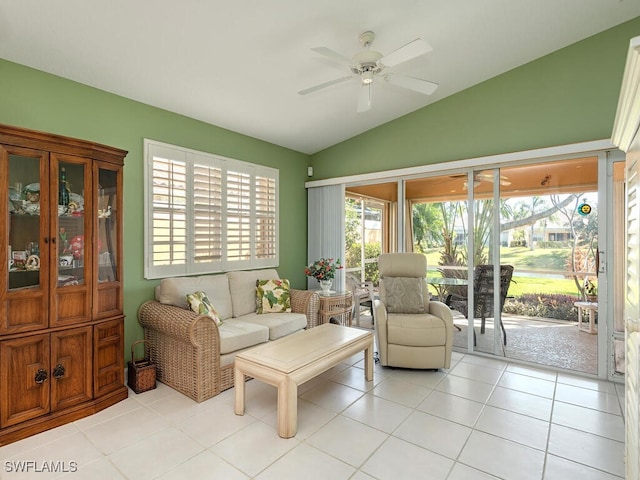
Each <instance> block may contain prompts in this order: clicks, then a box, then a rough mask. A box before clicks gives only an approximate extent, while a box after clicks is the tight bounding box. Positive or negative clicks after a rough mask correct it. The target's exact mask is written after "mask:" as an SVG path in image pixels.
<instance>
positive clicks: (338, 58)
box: [311, 47, 353, 66]
mask: <svg viewBox="0 0 640 480" xmlns="http://www.w3.org/2000/svg"><path fill="white" fill-rule="evenodd" d="M311 50H313V51H314V52H316V53H319V54H320V55H323V56H325V57H327V58H330V59H331V60H333V61H334V62H338V63H342V64H343V65H347V66H351V65H353V60H351V59H350V58H347V57H345V56H344V55H341V54H340V53H338V52H336V51H334V50H331V49H330V48H327V47H315V48H312V49H311Z"/></svg>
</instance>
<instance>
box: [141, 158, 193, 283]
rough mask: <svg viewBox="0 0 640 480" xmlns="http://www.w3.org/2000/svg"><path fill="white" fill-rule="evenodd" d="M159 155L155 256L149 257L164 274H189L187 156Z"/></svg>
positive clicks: (153, 213) (154, 197)
mask: <svg viewBox="0 0 640 480" xmlns="http://www.w3.org/2000/svg"><path fill="white" fill-rule="evenodd" d="M163 153H167V152H162V151H159V152H158V155H154V156H153V158H152V165H153V166H152V177H151V195H152V207H151V208H152V209H151V212H150V213H151V215H150V220H151V229H152V231H153V232H154V234H153V238H151V245H150V247H151V249H150V250H151V254H150V255H148V257H149V258H150V259H151V261H152V263H153V265H155V266H156V268H157V270H158V274H159V275H162V274H163V272H181V273H185V272H186V261H187V260H186V239H187V231H186V217H187V211H186V208H187V201H186V197H187V192H186V190H187V187H186V160H185V156H174V155H172V152H170V153H171V155H170V156H169V155H163Z"/></svg>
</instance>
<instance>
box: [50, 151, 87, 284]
mask: <svg viewBox="0 0 640 480" xmlns="http://www.w3.org/2000/svg"><path fill="white" fill-rule="evenodd" d="M84 176H85V164H77V163H68V162H64V161H61V162H59V164H58V197H57V203H56V204H57V206H58V207H57V208H58V211H57V217H58V252H57V253H58V279H57V286H58V288H60V287H64V286H72V285H84V284H85V255H84V240H85V236H86V231H85V216H84V191H85V179H84Z"/></svg>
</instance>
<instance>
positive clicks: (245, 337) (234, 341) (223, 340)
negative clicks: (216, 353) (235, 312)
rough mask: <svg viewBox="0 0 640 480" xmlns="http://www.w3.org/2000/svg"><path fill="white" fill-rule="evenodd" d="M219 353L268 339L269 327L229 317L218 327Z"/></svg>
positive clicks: (233, 350)
mask: <svg viewBox="0 0 640 480" xmlns="http://www.w3.org/2000/svg"><path fill="white" fill-rule="evenodd" d="M218 330H219V331H220V354H221V355H224V354H227V353H231V352H235V351H236V350H241V349H243V348H247V347H252V346H253V345H258V344H260V343H264V342H266V341H268V340H269V329H268V328H267V327H265V326H264V325H258V324H256V323H251V322H245V321H243V320H237V319H235V318H230V319H228V320H226V321H225V322H224V323H223V324H222V325H220V327H219V328H218Z"/></svg>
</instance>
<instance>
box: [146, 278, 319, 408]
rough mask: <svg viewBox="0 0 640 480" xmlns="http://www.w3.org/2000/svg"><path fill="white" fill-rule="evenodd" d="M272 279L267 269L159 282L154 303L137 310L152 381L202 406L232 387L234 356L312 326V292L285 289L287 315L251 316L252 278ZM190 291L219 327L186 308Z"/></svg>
mask: <svg viewBox="0 0 640 480" xmlns="http://www.w3.org/2000/svg"><path fill="white" fill-rule="evenodd" d="M278 278H279V277H278V273H277V271H276V270H273V269H269V270H250V271H238V272H227V273H225V274H221V275H205V276H200V277H174V278H165V279H163V280H161V282H160V285H158V286H157V287H156V290H155V297H156V298H155V300H150V301H147V302H145V303H143V304H142V305H141V306H140V308H139V310H138V321H139V322H140V324H141V325H142V327H143V328H144V335H145V339H147V340H149V342H150V354H151V361H152V362H154V363H155V364H156V366H157V378H158V380H159V381H161V382H163V383H165V384H167V385H169V386H170V387H172V388H174V389H176V390H178V391H179V392H182V393H184V394H185V395H187V396H189V397H191V398H192V399H194V400H195V401H196V402H202V401H204V400H206V399H208V398H211V397H213V396H215V395H217V394H219V393H220V392H222V391H223V390H226V389H228V388H231V387H233V381H234V378H233V363H234V359H235V356H236V355H237V354H238V353H239V352H241V351H243V350H245V349H247V348H251V347H252V346H255V345H257V344H260V343H264V342H266V341H271V340H275V339H277V338H280V337H283V336H285V335H289V334H291V333H295V332H298V331H300V330H304V329H305V328H311V327H314V326H316V325H317V322H318V307H319V297H318V294H317V293H315V292H312V291H307V290H296V289H291V290H290V297H291V307H292V312H291V313H266V314H257V313H256V300H255V299H256V280H269V279H278ZM196 291H204V292H205V293H206V294H207V297H209V299H210V300H211V303H212V304H213V305H214V307H215V308H216V310H217V312H218V314H219V317H220V319H221V320H222V324H221V325H220V326H218V325H216V323H215V322H214V321H213V319H212V318H211V317H208V316H206V315H198V314H196V313H194V312H192V311H191V310H189V307H188V305H187V302H186V295H187V294H188V293H193V292H196Z"/></svg>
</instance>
